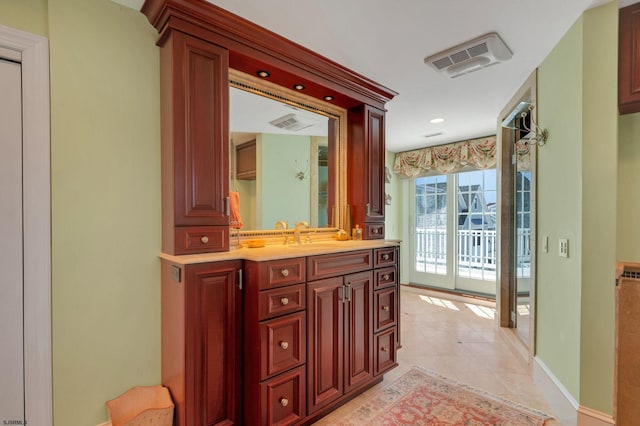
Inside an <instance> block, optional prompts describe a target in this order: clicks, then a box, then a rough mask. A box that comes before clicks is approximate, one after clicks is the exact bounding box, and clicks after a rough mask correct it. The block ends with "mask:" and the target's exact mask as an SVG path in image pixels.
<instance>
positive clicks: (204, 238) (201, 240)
mask: <svg viewBox="0 0 640 426" xmlns="http://www.w3.org/2000/svg"><path fill="white" fill-rule="evenodd" d="M200 242H201V243H202V244H207V243H208V242H209V237H207V236H206V235H203V236H202V238H200Z"/></svg>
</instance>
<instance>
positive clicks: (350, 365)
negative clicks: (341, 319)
mask: <svg viewBox="0 0 640 426" xmlns="http://www.w3.org/2000/svg"><path fill="white" fill-rule="evenodd" d="M344 285H345V294H346V300H345V331H344V333H345V336H344V340H345V345H344V350H345V354H344V356H345V361H344V365H345V386H344V387H345V389H344V392H345V393H348V392H350V391H351V390H352V389H355V388H357V387H359V386H361V385H363V384H365V383H367V382H369V381H371V379H372V377H373V342H372V338H373V320H372V312H373V273H372V271H366V272H360V273H358V274H353V275H347V276H345V277H344Z"/></svg>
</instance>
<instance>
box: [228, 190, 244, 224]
mask: <svg viewBox="0 0 640 426" xmlns="http://www.w3.org/2000/svg"><path fill="white" fill-rule="evenodd" d="M229 204H230V205H229V207H230V210H231V223H230V226H231V227H232V228H234V229H240V228H242V225H243V223H242V216H240V194H238V192H236V191H229Z"/></svg>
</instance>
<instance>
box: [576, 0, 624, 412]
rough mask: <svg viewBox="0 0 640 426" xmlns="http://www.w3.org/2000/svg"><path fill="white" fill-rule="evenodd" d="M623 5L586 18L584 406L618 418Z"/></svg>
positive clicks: (600, 9) (604, 8)
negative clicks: (617, 276) (620, 23)
mask: <svg viewBox="0 0 640 426" xmlns="http://www.w3.org/2000/svg"><path fill="white" fill-rule="evenodd" d="M617 43H618V5H617V2H616V1H613V2H610V3H608V4H607V5H604V6H601V7H598V8H595V9H591V10H588V11H587V12H585V13H584V45H585V53H584V62H583V67H584V80H583V82H582V90H583V112H582V119H583V122H582V128H583V131H582V132H583V148H582V153H583V154H582V165H583V167H582V186H583V190H582V194H583V197H582V212H583V213H582V317H581V320H582V321H581V337H580V354H581V362H580V379H581V381H580V403H581V404H582V405H584V406H587V407H589V408H592V409H595V410H598V411H602V412H606V413H612V412H613V370H614V359H613V357H614V350H615V342H614V333H613V331H614V328H615V297H614V296H615V286H614V277H615V264H616V260H617V259H616V195H617V194H616V192H617V190H616V188H617V167H618V166H617V162H618V52H617V49H616V48H612V46H617Z"/></svg>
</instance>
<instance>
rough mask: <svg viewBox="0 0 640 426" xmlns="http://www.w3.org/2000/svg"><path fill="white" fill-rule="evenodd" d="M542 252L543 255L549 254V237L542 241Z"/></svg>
mask: <svg viewBox="0 0 640 426" xmlns="http://www.w3.org/2000/svg"><path fill="white" fill-rule="evenodd" d="M542 251H543V252H545V253H549V236H548V235H545V236H544V238H543V239H542Z"/></svg>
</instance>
